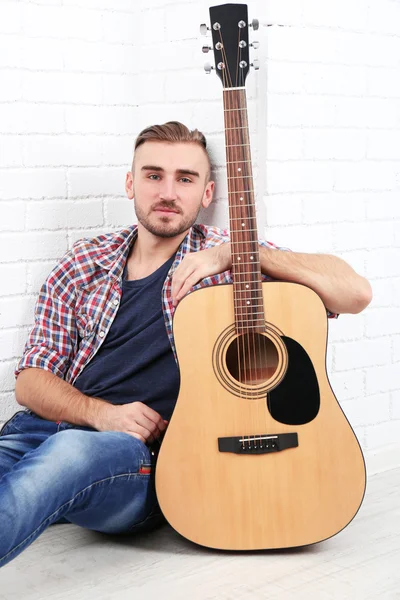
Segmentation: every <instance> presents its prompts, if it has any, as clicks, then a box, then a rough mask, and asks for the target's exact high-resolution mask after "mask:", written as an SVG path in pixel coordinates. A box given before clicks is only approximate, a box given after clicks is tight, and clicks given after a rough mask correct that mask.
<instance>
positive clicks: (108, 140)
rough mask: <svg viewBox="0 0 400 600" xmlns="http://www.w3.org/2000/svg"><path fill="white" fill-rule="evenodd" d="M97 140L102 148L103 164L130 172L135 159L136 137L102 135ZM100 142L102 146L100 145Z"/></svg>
mask: <svg viewBox="0 0 400 600" xmlns="http://www.w3.org/2000/svg"><path fill="white" fill-rule="evenodd" d="M96 139H97V145H100V147H101V162H102V164H103V165H107V166H109V167H111V166H117V167H121V166H123V167H124V168H125V167H126V171H127V172H128V171H130V169H131V165H132V159H133V148H134V141H135V140H134V136H132V135H118V136H113V135H102V136H101V137H100V138H98V137H97V138H96ZM99 142H100V144H99Z"/></svg>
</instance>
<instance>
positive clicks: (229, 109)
mask: <svg viewBox="0 0 400 600" xmlns="http://www.w3.org/2000/svg"><path fill="white" fill-rule="evenodd" d="M231 110H247V107H244V108H224V112H230V111H231Z"/></svg>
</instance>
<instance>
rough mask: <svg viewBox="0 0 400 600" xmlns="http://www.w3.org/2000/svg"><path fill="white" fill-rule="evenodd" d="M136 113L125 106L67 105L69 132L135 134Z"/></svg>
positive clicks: (67, 126)
mask: <svg viewBox="0 0 400 600" xmlns="http://www.w3.org/2000/svg"><path fill="white" fill-rule="evenodd" d="M135 117H136V113H135V110H133V109H132V108H131V107H123V106H83V105H81V106H67V107H66V108H65V120H66V129H67V132H68V133H100V134H114V135H115V134H122V135H127V134H135V132H136V131H137V122H136V118H135Z"/></svg>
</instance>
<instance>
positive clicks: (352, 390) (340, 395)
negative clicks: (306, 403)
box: [329, 370, 365, 403]
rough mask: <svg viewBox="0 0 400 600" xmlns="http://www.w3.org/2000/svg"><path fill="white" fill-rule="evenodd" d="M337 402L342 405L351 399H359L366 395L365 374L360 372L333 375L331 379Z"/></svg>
mask: <svg viewBox="0 0 400 600" xmlns="http://www.w3.org/2000/svg"><path fill="white" fill-rule="evenodd" d="M329 380H330V382H331V384H332V389H333V391H334V394H335V396H336V398H337V400H338V401H339V402H340V403H342V402H343V401H345V400H349V399H351V398H359V397H362V396H364V394H365V389H364V388H365V386H364V374H363V372H362V371H360V370H357V371H356V370H353V371H348V372H346V373H332V374H331V375H330V377H329Z"/></svg>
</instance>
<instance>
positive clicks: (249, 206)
mask: <svg viewBox="0 0 400 600" xmlns="http://www.w3.org/2000/svg"><path fill="white" fill-rule="evenodd" d="M244 207H246V208H251V207H254V204H252V203H251V202H249V203H248V202H243V203H242V204H229V208H244Z"/></svg>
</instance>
